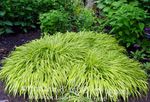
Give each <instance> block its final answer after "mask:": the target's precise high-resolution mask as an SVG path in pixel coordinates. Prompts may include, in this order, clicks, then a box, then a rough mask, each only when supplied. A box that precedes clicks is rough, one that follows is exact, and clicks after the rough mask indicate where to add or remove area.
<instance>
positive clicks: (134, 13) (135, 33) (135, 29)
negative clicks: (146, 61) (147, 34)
mask: <svg viewBox="0 0 150 102" xmlns="http://www.w3.org/2000/svg"><path fill="white" fill-rule="evenodd" d="M146 17H147V15H146V12H145V11H144V10H142V9H140V8H139V7H136V6H133V5H131V4H124V5H122V6H121V7H120V8H119V9H118V10H116V11H114V12H108V15H107V18H106V19H105V20H104V22H103V26H111V27H112V29H111V31H110V33H113V34H114V35H115V36H116V37H117V38H118V39H119V41H120V43H121V44H125V45H126V46H127V47H129V46H130V45H132V44H135V43H137V42H138V40H139V38H140V37H142V36H143V31H144V27H145V24H144V19H145V18H146Z"/></svg>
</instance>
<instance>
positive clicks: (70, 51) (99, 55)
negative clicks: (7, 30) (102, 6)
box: [0, 32, 148, 102]
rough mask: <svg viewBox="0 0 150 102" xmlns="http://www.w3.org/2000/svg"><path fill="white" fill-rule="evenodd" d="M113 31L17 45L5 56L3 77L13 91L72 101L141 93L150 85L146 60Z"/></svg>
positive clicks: (0, 76)
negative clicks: (143, 64) (134, 56)
mask: <svg viewBox="0 0 150 102" xmlns="http://www.w3.org/2000/svg"><path fill="white" fill-rule="evenodd" d="M125 53H126V51H125V49H124V48H123V47H121V46H119V45H118V43H117V41H116V39H115V38H113V37H112V36H111V35H108V34H102V33H95V32H78V33H73V32H67V33H65V34H61V33H57V34H55V35H52V36H49V35H45V36H44V37H42V38H41V39H38V40H34V41H31V42H30V43H27V44H24V45H22V46H19V47H16V49H15V51H12V52H11V54H10V55H9V56H8V57H7V58H6V59H5V60H4V61H3V67H2V70H1V71H0V79H1V80H3V81H4V82H5V85H6V87H5V89H6V91H7V92H8V93H12V94H13V95H14V96H16V95H24V96H25V95H28V98H29V99H31V100H32V99H34V100H37V101H38V100H39V99H43V100H45V101H47V100H49V99H54V98H55V99H56V100H59V101H65V100H67V102H73V101H74V102H81V100H82V101H83V100H84V99H85V100H88V101H96V102H99V101H102V102H104V101H108V100H109V101H111V102H116V101H117V100H118V99H120V98H122V99H123V100H124V101H127V100H128V98H129V97H130V96H134V97H140V96H142V94H143V93H144V94H146V93H147V90H148V83H147V75H146V74H145V72H144V71H143V70H141V64H140V63H139V62H137V61H134V60H133V59H130V58H128V57H127V56H126V54H125Z"/></svg>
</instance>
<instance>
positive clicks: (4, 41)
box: [0, 30, 150, 102]
mask: <svg viewBox="0 0 150 102" xmlns="http://www.w3.org/2000/svg"><path fill="white" fill-rule="evenodd" d="M38 38H40V31H39V30H37V31H33V32H30V33H27V34H13V35H6V36H1V37H0V61H1V60H2V59H4V58H5V57H7V56H8V54H9V53H10V52H11V51H12V50H14V48H15V46H20V45H22V44H25V43H27V42H29V41H31V40H34V39H38ZM0 66H1V65H0ZM139 77H140V76H139ZM0 102H29V101H28V100H26V99H24V98H23V97H22V96H16V97H13V96H12V95H9V94H7V93H6V92H5V91H4V84H3V83H2V82H0ZM119 102H121V101H119ZM129 102H150V92H149V93H148V94H147V96H146V97H142V98H139V99H133V98H131V99H129Z"/></svg>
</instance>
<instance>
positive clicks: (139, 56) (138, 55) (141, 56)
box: [131, 50, 146, 60]
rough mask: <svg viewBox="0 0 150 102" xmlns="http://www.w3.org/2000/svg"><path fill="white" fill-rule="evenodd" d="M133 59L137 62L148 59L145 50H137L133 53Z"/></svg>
mask: <svg viewBox="0 0 150 102" xmlns="http://www.w3.org/2000/svg"><path fill="white" fill-rule="evenodd" d="M131 57H133V58H134V59H136V60H142V59H144V58H145V57H146V54H145V53H144V50H141V51H140V50H136V51H135V52H133V51H132V52H131Z"/></svg>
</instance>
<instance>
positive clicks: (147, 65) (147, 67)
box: [142, 62, 150, 77]
mask: <svg viewBox="0 0 150 102" xmlns="http://www.w3.org/2000/svg"><path fill="white" fill-rule="evenodd" d="M142 68H143V70H145V71H146V72H147V74H148V76H149V77H150V63H149V62H146V63H143V67H142Z"/></svg>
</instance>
